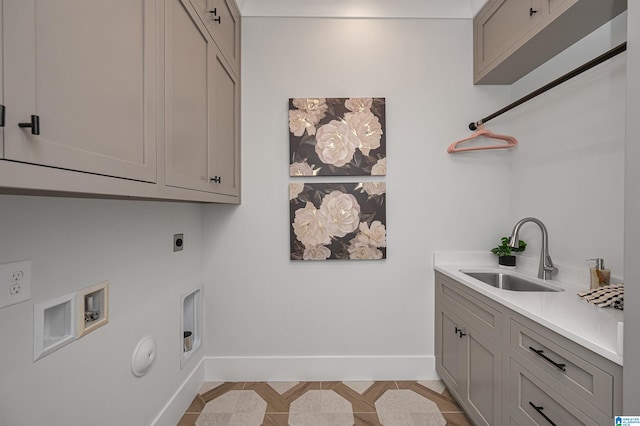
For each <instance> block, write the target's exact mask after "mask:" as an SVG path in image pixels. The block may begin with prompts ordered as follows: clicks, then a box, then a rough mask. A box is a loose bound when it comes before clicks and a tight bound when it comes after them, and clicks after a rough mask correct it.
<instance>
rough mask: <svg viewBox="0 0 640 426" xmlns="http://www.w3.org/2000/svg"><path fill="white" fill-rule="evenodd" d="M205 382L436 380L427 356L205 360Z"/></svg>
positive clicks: (223, 358) (436, 377)
mask: <svg viewBox="0 0 640 426" xmlns="http://www.w3.org/2000/svg"><path fill="white" fill-rule="evenodd" d="M204 365H205V375H204V376H205V381H207V382H215V381H220V382H224V381H228V382H248V381H251V382H254V381H259V382H263V381H356V380H367V381H376V380H437V379H439V376H438V374H437V373H436V368H435V357H434V356H433V355H431V356H427V355H424V356H298V357H296V356H287V357H278V356H267V357H243V356H238V357H234V356H221V357H215V356H214V357H205V358H204Z"/></svg>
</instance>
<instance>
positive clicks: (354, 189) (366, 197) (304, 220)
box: [289, 182, 387, 260]
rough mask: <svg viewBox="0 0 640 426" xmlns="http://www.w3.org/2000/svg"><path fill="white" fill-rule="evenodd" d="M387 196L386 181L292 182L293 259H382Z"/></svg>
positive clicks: (290, 209)
mask: <svg viewBox="0 0 640 426" xmlns="http://www.w3.org/2000/svg"><path fill="white" fill-rule="evenodd" d="M385 198H386V185H385V183H384V182H360V183H313V184H309V183H302V182H300V183H291V184H290V185H289V213H290V223H291V224H290V227H289V232H290V238H291V259H292V260H327V259H341V260H356V259H386V257H387V228H386V201H385Z"/></svg>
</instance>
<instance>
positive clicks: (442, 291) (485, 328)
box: [436, 274, 503, 339]
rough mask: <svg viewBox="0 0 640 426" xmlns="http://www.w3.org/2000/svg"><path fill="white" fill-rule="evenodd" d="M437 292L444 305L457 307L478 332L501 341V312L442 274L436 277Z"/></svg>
mask: <svg viewBox="0 0 640 426" xmlns="http://www.w3.org/2000/svg"><path fill="white" fill-rule="evenodd" d="M436 291H437V293H438V296H439V297H440V298H441V300H442V301H443V302H444V303H446V304H448V305H451V306H454V307H456V308H457V309H458V311H459V312H460V313H461V314H462V315H463V316H464V318H463V319H464V320H465V321H467V322H468V323H469V324H472V325H473V327H474V328H475V329H476V330H478V331H480V332H482V333H483V334H485V335H486V336H487V337H493V338H495V339H500V337H501V336H502V329H503V327H502V313H501V312H500V311H498V310H497V309H495V308H494V307H492V306H490V305H489V304H488V303H485V302H484V301H483V300H481V299H480V298H478V297H475V296H473V295H471V294H469V293H468V292H466V291H464V290H462V288H461V286H460V285H459V284H458V285H457V284H455V283H454V282H452V281H450V280H449V279H448V278H447V277H445V276H443V275H440V274H438V275H436Z"/></svg>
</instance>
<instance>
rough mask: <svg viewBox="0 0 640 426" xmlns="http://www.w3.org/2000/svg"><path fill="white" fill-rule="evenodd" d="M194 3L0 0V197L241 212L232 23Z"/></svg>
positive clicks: (222, 7)
mask: <svg viewBox="0 0 640 426" xmlns="http://www.w3.org/2000/svg"><path fill="white" fill-rule="evenodd" d="M222 3H224V4H222ZM194 5H200V6H202V5H205V6H207V5H206V2H205V1H204V0H202V1H200V0H182V1H181V0H109V1H104V0H82V1H78V0H47V1H35V0H0V6H1V7H0V21H1V23H2V31H1V32H0V42H2V43H1V45H2V47H3V49H2V50H0V82H2V83H1V84H0V104H2V105H4V106H5V107H6V120H5V127H4V128H0V193H11V194H24V193H26V194H44V195H56V194H58V195H68V194H73V195H76V196H91V197H102V196H107V197H120V198H129V197H136V198H145V199H167V200H185V201H199V202H219V203H232V204H237V203H239V202H240V80H239V76H240V68H239V65H240V62H239V58H240V16H239V14H238V12H237V6H236V5H235V3H234V2H233V0H228V1H224V2H220V3H218V2H217V0H212V1H211V5H212V7H213V9H215V12H216V14H222V16H221V19H220V23H224V24H225V25H224V26H221V27H216V26H213V27H212V26H211V25H212V22H211V20H209V21H205V20H204V19H203V18H204V17H205V16H204V15H203V14H202V13H199V12H198V11H197V10H196V8H195V6H194ZM207 9H208V7H207ZM203 10H204V9H203ZM201 12H202V11H201ZM226 13H230V14H232V15H233V18H230V17H228V16H227V15H225V14H226ZM211 15H212V14H211ZM206 17H207V18H210V14H207V15H206ZM214 18H215V17H214ZM213 23H214V24H216V25H218V21H214V22H213ZM34 127H35V128H34Z"/></svg>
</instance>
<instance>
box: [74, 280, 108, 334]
mask: <svg viewBox="0 0 640 426" xmlns="http://www.w3.org/2000/svg"><path fill="white" fill-rule="evenodd" d="M77 300H78V302H77V303H78V320H77V321H78V337H79V338H80V337H82V336H84V335H86V334H87V333H91V332H92V331H93V330H95V329H97V328H100V327H102V326H103V325H105V324H107V323H108V322H109V281H103V282H101V283H98V284H96V285H92V286H91V287H87V288H84V289H82V290H79V291H78V296H77Z"/></svg>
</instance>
